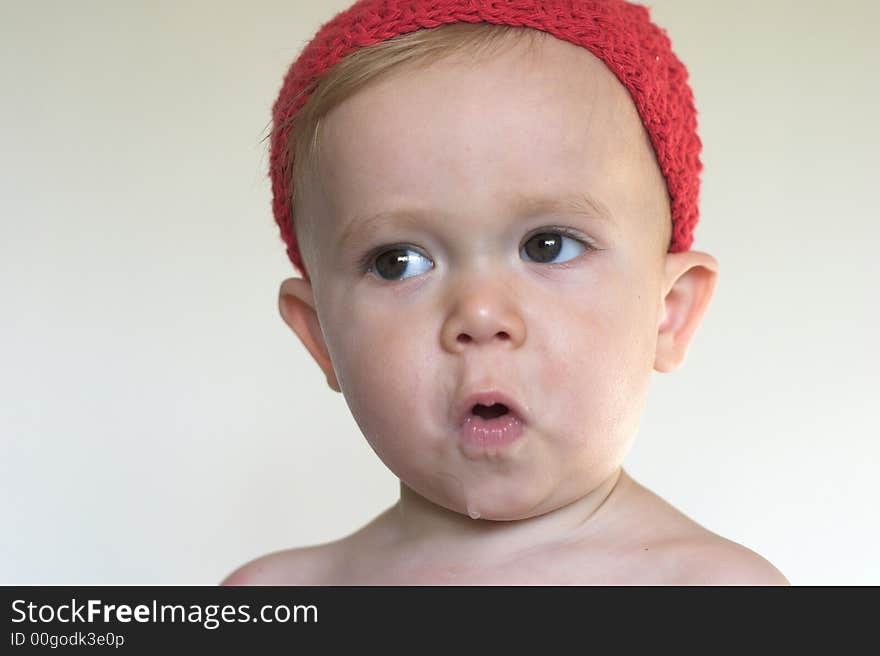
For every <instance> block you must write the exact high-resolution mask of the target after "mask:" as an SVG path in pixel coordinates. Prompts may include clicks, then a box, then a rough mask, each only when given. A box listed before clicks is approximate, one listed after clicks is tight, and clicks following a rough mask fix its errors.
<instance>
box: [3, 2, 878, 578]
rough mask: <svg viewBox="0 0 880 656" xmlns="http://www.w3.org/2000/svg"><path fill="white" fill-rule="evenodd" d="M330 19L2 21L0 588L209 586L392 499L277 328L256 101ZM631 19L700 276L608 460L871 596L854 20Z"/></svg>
mask: <svg viewBox="0 0 880 656" xmlns="http://www.w3.org/2000/svg"><path fill="white" fill-rule="evenodd" d="M348 5H349V3H348V2H347V1H342V0H333V1H330V0H326V1H325V0H322V1H321V2H314V1H313V2H304V1H300V2H297V1H292V0H285V1H283V2H281V1H268V0H263V1H258V2H248V3H214V2H206V1H200V2H182V3H177V2H170V1H166V2H126V3H116V2H109V1H107V2H85V1H80V2H76V3H67V2H29V3H23V2H22V3H14V2H3V3H2V4H0V37H2V38H0V89H2V101H0V221H2V223H0V225H2V237H0V292H2V311H0V312H2V321H0V439H2V458H0V488H2V493H3V494H2V497H0V521H2V526H3V529H2V534H3V539H2V540H0V582H2V583H58V584H86V583H89V584H103V583H150V584H152V583H157V584H158V583H162V584H177V583H207V584H210V583H216V582H218V581H220V580H221V579H222V578H223V577H224V576H226V575H227V574H228V573H229V572H230V571H231V570H233V569H234V568H236V567H237V566H239V565H241V564H242V563H243V562H245V561H247V560H250V559H252V558H254V557H256V556H258V555H262V554H264V553H266V552H268V551H274V550H277V549H282V548H287V547H292V546H303V545H307V544H314V543H317V542H323V541H328V540H333V539H336V538H339V537H342V536H343V535H346V534H348V533H350V532H351V531H353V530H355V529H356V528H358V527H360V526H361V525H362V524H364V523H366V522H367V521H368V520H369V519H371V518H372V517H373V516H374V515H376V514H377V513H378V512H379V511H381V510H382V509H384V508H385V507H387V506H388V505H390V504H391V503H393V502H394V501H395V500H396V497H397V489H398V488H397V480H396V478H395V477H394V476H393V475H392V474H391V473H390V472H389V471H388V470H386V468H385V467H384V465H383V464H382V463H381V462H380V461H379V459H378V458H377V457H376V456H375V455H374V454H373V452H372V451H371V450H370V448H369V446H368V445H367V444H366V442H365V440H364V439H363V437H362V436H361V434H360V432H359V431H358V428H357V426H356V424H355V423H354V420H353V419H352V417H351V415H350V413H349V411H348V408H347V406H346V405H345V402H344V399H343V397H342V396H341V395H339V394H336V393H334V392H332V391H331V390H330V389H329V388H328V387H327V386H326V384H325V380H324V377H323V375H321V373H320V371H319V369H318V367H317V366H316V365H315V364H314V363H313V361H312V360H311V358H310V356H309V355H308V353H307V351H306V350H305V348H304V347H303V346H302V345H301V344H300V342H299V341H298V339H297V338H296V336H295V335H294V334H293V333H292V332H290V330H289V329H288V328H287V326H286V325H284V324H283V322H282V320H281V318H280V317H279V315H278V310H277V294H278V285H279V283H280V282H281V280H282V279H284V278H286V277H289V276H292V275H295V273H294V271H293V268H292V266H291V265H290V263H289V262H288V261H287V258H286V255H285V253H284V245H283V244H282V242H281V240H280V237H279V235H278V231H277V228H276V225H275V223H274V220H273V218H272V214H271V197H270V187H269V180H268V178H267V143H268V142H267V141H264V140H263V139H264V138H265V137H266V135H267V134H268V123H269V120H270V108H271V104H272V102H273V101H274V99H275V96H276V94H277V92H278V89H279V88H280V84H281V79H282V77H283V74H284V72H285V71H286V69H287V67H288V65H289V64H290V63H291V62H292V61H293V59H294V58H295V57H296V55H297V54H298V53H299V51H300V50H301V49H302V47H303V46H304V45H305V44H306V42H307V41H308V40H309V39H311V37H312V36H313V35H314V33H315V31H316V30H317V29H318V27H319V26H320V25H321V24H322V23H324V22H325V21H327V20H329V19H330V18H331V17H332V16H333V15H334V14H335V13H336V12H337V11H339V10H341V9H343V8H345V7H347V6H348ZM650 6H651V7H652V16H653V18H654V20H655V22H657V23H658V24H659V25H661V26H662V27H664V28H666V29H667V30H668V32H669V35H670V37H671V39H672V43H673V47H674V49H675V51H676V53H677V54H678V55H679V56H680V57H681V59H682V60H683V61H684V62H685V63H686V65H687V66H688V68H689V69H690V72H691V84H692V87H693V89H694V92H695V95H696V104H697V109H698V111H699V122H700V136H701V138H702V140H703V143H704V152H703V161H704V163H705V172H704V174H703V190H702V195H701V220H700V224H699V225H698V227H697V230H696V241H695V243H694V246H693V248H694V249H695V250H701V251H706V252H709V253H711V254H712V255H714V256H715V257H716V258H717V259H718V261H719V262H720V265H721V273H720V277H719V282H718V286H717V289H716V292H715V297H714V299H713V301H712V304H711V306H710V308H709V311H708V314H707V316H706V318H705V320H704V322H703V324H702V326H701V327H700V329H699V330H698V331H697V334H696V336H695V339H694V342H693V344H692V346H691V350H690V352H689V354H688V357H687V360H686V362H685V365H684V366H683V368H681V369H680V370H679V371H677V372H674V373H671V374H656V373H655V375H654V384H653V387H652V390H651V394H650V398H649V401H648V405H647V408H646V410H645V414H644V417H643V421H642V428H641V432H640V434H639V436H638V438H637V439H636V442H635V446H634V449H633V451H632V452H631V454H630V456H629V458H628V459H627V461H626V463H625V465H626V466H627V468H628V470H629V471H630V473H631V474H632V475H633V476H634V477H635V478H636V479H637V480H639V481H640V482H642V483H643V484H645V485H647V486H648V487H650V488H651V489H653V490H654V491H655V492H656V493H658V494H659V495H661V496H662V497H664V498H665V499H667V500H668V501H669V502H670V503H672V504H673V505H675V506H676V507H678V508H679V509H680V510H682V511H683V512H685V513H687V514H688V515H690V516H691V517H692V518H694V519H695V520H696V521H698V522H700V523H701V524H703V525H704V526H705V527H706V528H708V529H710V530H712V531H715V532H717V533H720V534H721V535H723V536H725V537H727V538H730V539H732V540H735V541H737V542H740V543H742V544H744V545H746V546H748V547H749V548H751V549H754V550H755V551H757V552H758V553H760V554H762V555H763V556H765V557H766V558H768V559H769V560H770V561H771V562H773V563H774V564H775V565H776V566H777V567H778V568H779V569H780V570H782V572H783V573H784V574H786V576H788V578H789V579H790V580H791V581H792V582H793V583H794V584H869V583H870V584H874V585H877V584H880V562H878V559H877V557H876V556H877V554H876V548H877V544H878V542H880V526H878V523H880V522H878V513H877V506H878V502H880V484H878V476H877V473H876V472H877V469H878V464H880V439H878V437H880V431H878V424H877V409H878V389H880V385H878V382H880V380H878V378H880V376H878V364H880V358H878V349H877V345H876V334H877V332H878V318H880V313H878V301H877V298H878V294H877V288H878V282H880V276H878V256H877V254H876V252H875V251H876V250H877V248H878V245H880V221H878V219H880V211H878V210H880V201H878V194H877V177H878V173H880V167H878V165H877V160H876V157H877V155H876V153H877V149H878V146H880V136H878V127H877V126H878V123H877V116H880V88H878V86H880V85H878V77H880V76H878V75H877V71H878V68H880V49H878V45H877V38H876V28H877V26H878V25H880V4H878V3H876V2H873V1H867V0H865V1H861V2H859V1H855V0H849V1H839V2H834V3H828V2H819V1H814V2H795V1H793V0H792V1H786V2H783V1H781V0H761V1H758V0H747V1H740V2H734V3H717V2H705V1H703V0H657V1H656V2H653V3H651V4H650Z"/></svg>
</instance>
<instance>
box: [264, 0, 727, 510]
mask: <svg viewBox="0 0 880 656" xmlns="http://www.w3.org/2000/svg"><path fill="white" fill-rule="evenodd" d="M529 4H530V3H527V2H518V3H515V5H516V7H515V8H514V7H503V6H502V7H501V8H499V5H498V3H497V2H492V1H489V0H487V1H485V2H474V1H472V0H469V1H468V2H454V1H452V0H433V1H420V0H415V1H410V2H402V1H401V0H382V1H377V0H362V1H361V2H358V3H356V4H355V5H354V6H353V7H352V8H351V9H349V10H347V11H346V12H343V13H342V14H340V15H338V16H337V17H336V18H335V19H333V21H330V22H329V23H327V24H325V25H324V26H323V27H322V28H321V30H320V31H319V33H318V36H316V38H315V40H313V42H312V43H310V44H309V46H307V47H306V49H305V50H304V52H303V54H302V55H301V57H300V58H299V60H298V61H297V62H296V63H294V65H293V66H292V67H291V69H290V72H289V73H288V77H287V78H286V80H285V85H284V87H283V89H282V92H281V95H280V97H279V99H278V101H277V102H276V105H275V109H274V115H275V130H274V132H273V136H272V152H271V162H272V164H271V167H272V170H271V175H272V181H273V192H274V194H275V199H274V210H275V215H276V220H277V221H278V222H279V225H280V226H281V231H282V236H283V238H284V239H285V241H286V243H287V245H288V254H289V256H290V259H291V261H292V262H293V263H294V265H296V266H297V268H299V270H300V271H301V272H302V273H303V275H304V278H302V279H301V278H291V279H288V280H285V281H284V283H283V284H282V286H281V296H280V300H279V307H280V311H281V314H282V316H283V317H284V319H285V321H286V322H287V323H288V324H289V325H290V327H291V328H292V329H293V330H294V331H295V332H296V334H297V335H298V336H299V338H300V339H301V340H302V342H303V344H304V345H305V346H306V348H307V349H308V350H309V352H310V353H311V354H312V356H313V357H314V358H315V360H316V361H317V363H318V364H319V365H320V367H321V368H322V370H323V372H324V374H325V375H326V378H327V382H328V384H329V385H330V386H331V387H332V388H333V389H334V390H336V391H340V392H342V393H343V394H344V397H345V399H346V402H347V403H348V406H349V408H350V409H351V411H352V413H353V416H354V418H355V420H356V422H357V424H358V426H359V427H360V429H361V430H362V432H363V433H364V435H365V437H366V438H367V440H368V441H369V443H370V445H371V446H372V448H373V449H374V450H375V452H376V453H377V455H378V456H379V457H380V458H381V459H382V460H383V462H384V463H385V464H386V465H387V466H388V467H389V468H390V469H391V470H392V472H394V474H395V475H397V476H398V478H400V480H401V481H402V482H403V483H404V484H405V485H406V486H407V487H408V488H409V489H411V490H413V491H415V492H417V493H418V494H420V495H421V496H422V497H424V498H425V499H427V500H429V501H431V502H433V503H435V504H438V505H440V506H443V507H446V508H448V509H451V510H454V511H457V512H461V513H465V512H468V513H470V514H471V515H472V516H475V515H477V514H479V515H480V516H482V517H483V518H487V519H499V520H509V519H522V518H526V517H531V516H534V515H538V514H541V513H544V512H547V511H550V510H554V509H556V508H559V507H561V506H563V505H565V504H567V503H570V502H572V501H574V500H576V499H578V498H580V497H582V496H584V495H585V494H587V493H589V492H590V491H592V490H594V489H597V488H598V487H599V486H600V485H601V484H602V483H603V482H605V481H606V480H608V479H609V477H610V476H612V475H613V474H614V473H615V472H616V471H617V470H618V468H619V467H620V465H621V463H622V462H623V459H624V457H625V455H626V454H627V452H628V451H629V449H630V446H631V444H632V440H633V438H634V437H635V435H636V433H637V432H638V428H639V423H640V418H641V414H642V411H643V408H644V404H645V401H646V397H647V391H648V387H649V382H650V379H651V373H652V371H653V370H657V371H671V370H673V369H675V368H676V367H678V366H679V365H680V364H681V362H682V361H683V360H684V357H685V354H686V351H687V348H688V345H689V343H690V341H691V338H692V336H693V334H694V331H695V330H696V328H697V326H698V325H699V323H700V320H701V319H702V316H703V314H704V312H705V309H706V307H707V304H708V302H709V300H710V298H711V295H712V291H713V289H714V285H715V280H716V275H717V269H718V265H717V262H716V261H715V260H714V258H712V257H711V256H709V255H707V254H705V253H699V252H694V251H691V250H690V245H691V242H692V230H693V228H694V225H695V224H696V220H697V205H696V202H697V194H698V189H699V177H698V176H699V171H700V168H701V166H700V162H699V157H698V156H699V149H700V141H699V138H698V137H697V135H696V131H695V130H696V121H695V111H694V108H693V100H692V95H691V92H690V89H689V87H688V86H687V83H686V77H687V74H686V71H685V70H684V67H683V66H682V65H681V63H680V62H679V61H678V60H677V59H676V58H675V56H674V55H672V53H671V50H669V42H668V39H667V38H666V36H665V34H664V33H663V32H662V31H660V30H659V28H657V27H656V26H654V25H653V24H651V23H650V21H649V19H648V12H647V10H646V9H644V8H643V7H639V6H636V5H630V4H627V3H625V2H623V1H622V0H604V1H603V0H595V1H588V0H583V1H581V2H578V1H575V2H565V3H556V2H554V3H547V2H537V1H536V2H534V3H533V5H534V6H532V7H529V6H528V5H529ZM557 5H558V6H557ZM404 6H405V7H406V9H403V10H401V9H400V7H404ZM563 7H564V8H565V11H568V12H569V14H567V15H565V16H561V17H560V14H561V13H562V9H561V8H563ZM425 8H430V9H431V11H430V12H426V11H424V9H425ZM463 12H470V13H471V15H472V16H473V17H474V18H475V19H478V20H479V21H480V22H475V23H465V22H456V21H461V20H462V19H461V16H462V13H463ZM492 22H498V23H505V22H508V23H511V25H493V24H492ZM522 25H529V26H532V27H522ZM421 27H428V28H429V29H420V28H421ZM533 27H534V28H536V29H532V28H533ZM403 32H407V33H406V34H402V33H403ZM398 34H400V36H395V35H398ZM576 44H577V45H576ZM368 45H369V46H371V47H367V46H368ZM594 53H598V55H597V54H594ZM328 62H329V63H328ZM331 64H332V68H331V67H330V66H331ZM619 76H623V79H624V80H625V82H626V84H624V83H622V81H621V77H619ZM655 152H656V154H655ZM484 393H485V396H480V395H481V394H484ZM493 395H494V396H493ZM477 402H480V403H482V405H475V403H477ZM496 402H497V403H498V405H493V404H494V403H496ZM483 406H492V407H491V408H489V407H483ZM499 412H501V413H504V414H502V415H501V416H500V417H498V418H495V419H489V420H487V419H486V418H485V417H489V416H492V415H495V414H497V413H499ZM478 415H480V416H478ZM483 415H485V417H484V416H483Z"/></svg>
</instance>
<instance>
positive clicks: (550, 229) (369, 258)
mask: <svg viewBox="0 0 880 656" xmlns="http://www.w3.org/2000/svg"><path fill="white" fill-rule="evenodd" d="M546 233H558V234H560V235H564V236H565V237H569V238H571V239H574V240H575V241H577V242H580V243H581V244H582V245H583V246H584V247H585V248H586V250H587V251H588V252H589V251H595V250H599V249H598V248H597V247H596V246H595V245H594V244H593V242H592V241H590V240H589V239H587V238H586V237H584V236H583V235H582V234H581V233H579V232H575V231H574V230H572V229H570V228H565V227H562V226H545V227H543V228H539V229H538V230H535V231H534V232H532V233H531V234H530V235H529V236H528V237H527V238H526V239H525V240H524V241H523V245H525V244H526V243H527V242H528V241H529V239H531V238H532V237H535V236H537V235H543V234H546ZM398 248H400V249H403V248H413V247H412V246H411V245H410V244H391V245H383V246H379V247H377V248H374V249H371V250H369V251H367V253H366V254H365V255H364V256H363V257H362V258H361V259H360V260H359V261H358V271H360V272H361V273H368V272H369V271H370V269H371V268H372V267H373V261H374V260H375V259H376V258H377V257H379V256H380V255H382V253H384V252H386V251H391V250H395V249H398ZM520 249H522V246H521V247H520ZM416 250H418V249H416ZM576 259H577V258H573V259H572V260H568V261H566V262H558V263H556V264H549V263H545V266H549V267H553V268H560V269H567V268H570V267H571V266H572V264H571V263H572V262H573V261H574V260H576ZM536 264H541V263H540V262H537V263H536Z"/></svg>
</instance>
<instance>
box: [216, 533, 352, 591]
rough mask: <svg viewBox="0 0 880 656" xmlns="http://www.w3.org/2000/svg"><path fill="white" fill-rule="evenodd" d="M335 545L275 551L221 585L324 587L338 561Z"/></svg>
mask: <svg viewBox="0 0 880 656" xmlns="http://www.w3.org/2000/svg"><path fill="white" fill-rule="evenodd" d="M337 549H338V547H337V544H336V543H333V542H328V543H326V544H319V545H315V546H310V547H299V548H296V549H284V550H282V551H274V552H272V553H269V554H266V555H265V556H260V557H259V558H255V559H253V560H251V561H249V562H247V563H245V564H244V565H242V566H241V567H239V568H238V569H236V570H235V571H234V572H232V573H231V574H230V575H229V576H227V577H226V578H225V579H223V581H222V582H221V583H220V585H322V584H324V582H325V581H326V580H327V578H328V576H329V573H330V572H331V571H332V569H333V567H334V563H335V561H336V551H337Z"/></svg>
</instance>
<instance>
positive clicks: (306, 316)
mask: <svg viewBox="0 0 880 656" xmlns="http://www.w3.org/2000/svg"><path fill="white" fill-rule="evenodd" d="M278 311H279V312H280V313H281V318H282V319H284V323H286V324H287V325H288V326H290V329H291V330H293V332H295V333H296V335H297V337H299V339H300V341H301V342H302V343H303V346H305V347H306V349H307V350H308V352H309V353H311V355H312V357H313V358H314V359H315V362H317V363H318V366H319V367H321V370H322V371H323V372H324V375H325V376H326V377H327V384H328V385H329V386H330V388H331V389H333V390H334V391H336V392H339V391H340V389H339V381H338V380H336V372H335V371H334V370H333V363H332V362H331V361H330V352H329V351H328V350H327V344H326V342H325V341H324V331H323V330H322V329H321V324H320V323H319V322H318V313H317V312H316V311H315V295H314V292H313V291H312V284H311V282H307V281H306V280H303V279H302V278H288V279H287V280H285V281H284V282H282V283H281V289H280V290H279V292H278Z"/></svg>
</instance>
